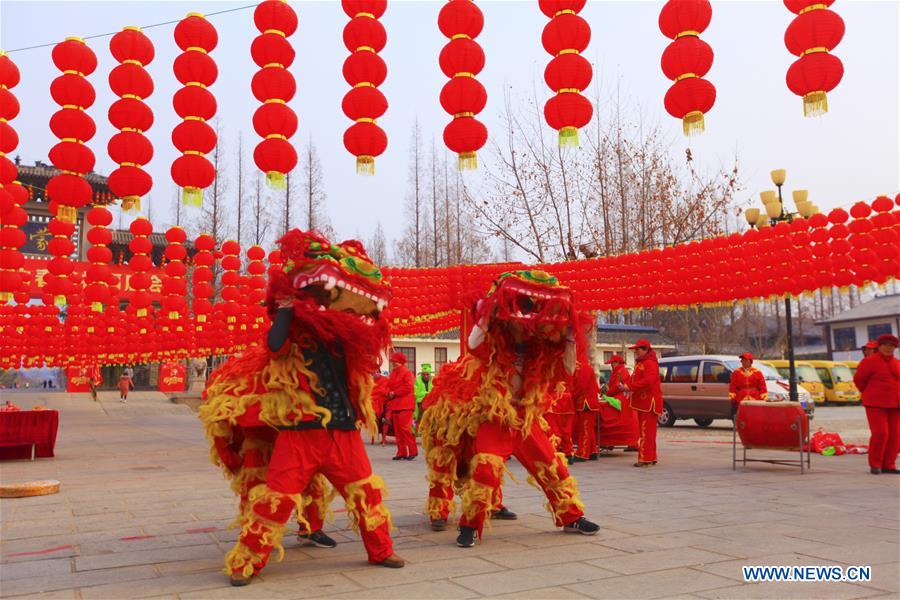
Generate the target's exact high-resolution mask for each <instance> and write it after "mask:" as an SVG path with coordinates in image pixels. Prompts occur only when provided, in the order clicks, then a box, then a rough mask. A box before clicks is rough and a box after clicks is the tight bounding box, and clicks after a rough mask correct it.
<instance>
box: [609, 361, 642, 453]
mask: <svg viewBox="0 0 900 600" xmlns="http://www.w3.org/2000/svg"><path fill="white" fill-rule="evenodd" d="M606 364H608V365H611V366H612V373H610V375H609V384H607V388H606V394H607V395H608V396H611V397H613V398H616V399H617V400H618V401H619V403H620V405H621V408H622V410H621V411H620V413H619V419H618V421H617V423H618V428H616V429H614V430H613V431H612V432H611V437H612V438H613V439H612V440H610V439H608V438H609V436H608V435H607V434H605V433H604V430H606V431H607V432H608V433H610V430H611V429H613V427H614V425H613V424H610V426H609V427H607V424H606V423H605V422H604V423H603V424H602V425H601V429H600V442H601V443H606V445H609V446H614V445H618V444H613V443H611V442H614V441H615V442H620V443H624V444H625V451H626V452H637V449H638V431H639V429H640V427H639V426H638V418H637V413H636V412H635V411H634V410H633V409H632V408H631V399H630V398H629V397H628V384H629V383H631V373H629V372H628V367H626V366H625V359H624V358H622V357H621V356H619V355H618V354H613V355H612V356H611V357H610V359H609V360H608V361H606ZM604 438H606V439H604ZM621 440H624V441H621Z"/></svg>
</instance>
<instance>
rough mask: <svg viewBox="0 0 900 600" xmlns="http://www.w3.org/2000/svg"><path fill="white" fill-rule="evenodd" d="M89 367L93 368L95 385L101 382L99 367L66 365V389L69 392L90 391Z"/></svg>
mask: <svg viewBox="0 0 900 600" xmlns="http://www.w3.org/2000/svg"><path fill="white" fill-rule="evenodd" d="M91 369H93V370H94V382H95V383H96V385H97V387H99V386H100V384H101V383H102V379H101V377H100V368H99V367H96V366H94V367H76V366H71V367H66V391H67V392H69V393H79V392H89V391H91V381H90V377H91Z"/></svg>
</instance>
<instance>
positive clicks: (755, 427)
mask: <svg viewBox="0 0 900 600" xmlns="http://www.w3.org/2000/svg"><path fill="white" fill-rule="evenodd" d="M735 427H736V429H737V433H738V436H740V438H741V443H742V444H743V445H744V447H745V448H760V449H763V448H766V449H772V450H799V449H800V448H801V447H802V446H803V443H804V442H805V441H806V440H807V439H808V438H809V419H807V417H806V413H805V412H804V411H803V407H802V406H800V404H799V403H798V402H765V401H762V400H745V401H743V402H741V403H740V406H739V407H738V412H737V418H736V419H735Z"/></svg>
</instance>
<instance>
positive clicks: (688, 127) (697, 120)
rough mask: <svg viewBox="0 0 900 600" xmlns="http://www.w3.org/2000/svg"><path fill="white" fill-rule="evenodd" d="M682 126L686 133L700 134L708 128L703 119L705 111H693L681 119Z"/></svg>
mask: <svg viewBox="0 0 900 600" xmlns="http://www.w3.org/2000/svg"><path fill="white" fill-rule="evenodd" d="M681 128H682V130H683V131H684V135H700V134H701V133H703V132H704V131H705V130H706V124H705V123H704V121H703V113H702V112H700V111H699V110H695V111H691V112H689V113H688V114H686V115H684V117H683V118H682V119H681Z"/></svg>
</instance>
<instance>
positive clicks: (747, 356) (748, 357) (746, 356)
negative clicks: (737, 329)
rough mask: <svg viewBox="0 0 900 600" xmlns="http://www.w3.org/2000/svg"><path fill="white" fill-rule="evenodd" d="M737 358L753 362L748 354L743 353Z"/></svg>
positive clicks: (751, 356) (751, 355)
mask: <svg viewBox="0 0 900 600" xmlns="http://www.w3.org/2000/svg"><path fill="white" fill-rule="evenodd" d="M738 358H746V359H747V360H751V361H752V360H753V354H751V353H750V352H744V353H743V354H741V355H740V356H739V357H738Z"/></svg>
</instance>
